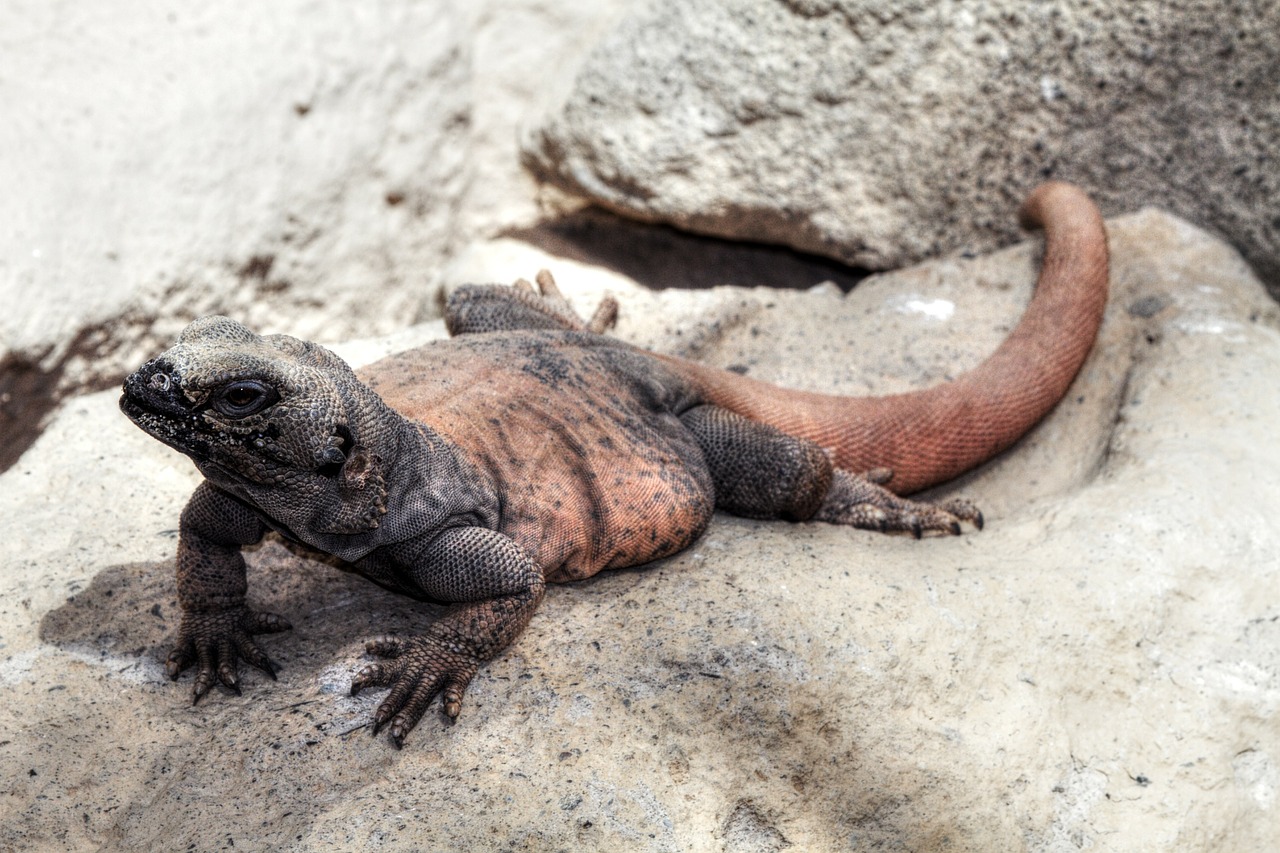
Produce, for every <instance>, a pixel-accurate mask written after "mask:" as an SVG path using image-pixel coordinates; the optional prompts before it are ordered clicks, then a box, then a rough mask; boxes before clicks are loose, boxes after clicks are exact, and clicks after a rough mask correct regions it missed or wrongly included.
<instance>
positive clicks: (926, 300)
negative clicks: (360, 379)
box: [0, 211, 1280, 853]
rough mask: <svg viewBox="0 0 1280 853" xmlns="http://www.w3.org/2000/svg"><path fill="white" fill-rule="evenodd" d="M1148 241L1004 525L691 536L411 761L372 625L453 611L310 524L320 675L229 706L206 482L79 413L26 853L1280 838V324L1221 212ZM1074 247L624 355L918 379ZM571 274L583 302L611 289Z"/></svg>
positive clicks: (935, 275)
mask: <svg viewBox="0 0 1280 853" xmlns="http://www.w3.org/2000/svg"><path fill="white" fill-rule="evenodd" d="M1110 232H1111V247H1112V251H1113V259H1114V264H1113V288H1114V289H1113V294H1114V295H1113V299H1112V302H1111V307H1110V310H1109V312H1108V315H1107V319H1106V321H1105V323H1104V327H1103V331H1102V336H1101V339H1100V344H1099V347H1098V349H1097V350H1096V351H1095V352H1094V354H1093V355H1092V356H1091V357H1090V359H1089V361H1088V362H1087V363H1086V365H1085V367H1084V370H1083V371H1082V373H1081V375H1080V377H1079V379H1078V380H1077V382H1076V383H1075V385H1074V386H1073V388H1072V390H1071V393H1070V394H1069V395H1068V397H1067V398H1066V400H1065V401H1064V402H1063V404H1062V405H1060V406H1059V407H1058V408H1057V409H1055V411H1054V412H1053V414H1052V415H1050V417H1049V418H1048V419H1047V420H1046V421H1045V422H1043V424H1042V425H1041V426H1040V427H1039V428H1038V429H1036V430H1035V431H1034V432H1033V433H1032V434H1031V435H1030V436H1028V438H1027V439H1026V440H1024V441H1023V442H1020V443H1019V444H1018V445H1016V446H1015V447H1014V448H1013V449H1012V450H1011V451H1010V452H1009V453H1007V454H1005V455H1003V456H1002V457H1000V459H999V460H997V461H996V462H995V463H993V464H991V465H988V466H985V467H984V468H983V469H981V470H979V471H978V472H976V473H975V474H973V475H971V476H970V477H969V478H967V479H966V480H965V481H964V482H961V483H959V484H957V485H955V486H952V487H949V488H948V489H947V490H945V491H944V492H943V493H942V495H940V496H945V495H954V494H965V495H967V496H969V497H972V498H973V499H975V500H977V501H978V502H979V503H980V504H981V505H982V507H983V509H984V511H985V512H986V514H987V520H988V523H987V526H986V528H985V529H984V530H983V531H982V532H980V533H972V534H966V535H965V536H962V537H942V538H939V539H933V540H925V541H923V542H920V541H916V540H914V539H911V538H909V537H886V536H882V535H879V534H873V533H863V532H858V531H854V530H849V529H847V528H839V527H831V526H825V525H818V524H802V525H792V524H785V523H780V522H756V521H749V520H743V519H735V518H731V517H728V516H724V515H718V516H716V517H715V518H714V519H713V520H712V523H711V526H710V528H709V530H708V532H707V534H706V535H705V536H704V538H703V539H701V540H700V541H699V543H698V544H696V545H695V546H694V547H693V548H692V549H690V550H688V551H685V552H682V553H681V554H678V555H676V556H674V557H672V558H669V559H667V560H664V561H660V562H658V563H655V564H653V565H650V566H648V567H645V568H642V569H637V570H626V571H616V572H604V573H601V574H600V575H597V576H596V577H594V578H592V579H591V580H589V581H585V582H580V583H573V584H564V585H558V586H556V587H554V588H552V589H551V590H549V592H548V594H547V597H546V601H545V602H544V605H543V607H542V609H541V610H540V611H539V613H538V614H537V616H536V617H535V619H534V621H533V622H532V624H531V625H530V627H529V629H528V630H527V631H526V633H525V634H524V635H523V636H522V637H521V638H520V640H519V641H518V642H517V643H516V644H515V645H514V646H513V648H512V649H511V652H510V654H508V655H507V656H505V657H503V658H502V659H501V660H499V661H497V662H496V663H495V664H494V665H493V666H491V667H489V668H488V669H486V670H485V671H483V672H482V673H481V674H479V675H478V676H477V678H476V680H475V682H474V683H473V684H472V686H471V688H470V692H469V693H468V701H467V703H466V705H465V707H464V709H463V713H462V716H461V717H459V720H458V722H457V723H456V724H455V725H452V726H450V725H448V724H446V723H445V722H443V721H442V719H441V718H440V717H439V716H438V715H437V714H435V713H434V711H433V712H431V713H429V714H428V716H427V718H426V719H424V721H423V723H421V724H420V725H419V727H418V729H417V730H415V737H414V740H413V741H412V742H411V743H410V744H409V745H406V748H405V749H404V750H402V751H399V752H397V751H395V750H394V749H393V748H391V747H390V746H389V745H388V744H387V743H386V742H385V741H375V740H373V739H371V738H370V737H369V736H368V732H367V728H366V727H365V724H366V723H367V721H368V719H369V716H370V715H371V713H372V712H373V709H374V708H376V706H377V703H378V702H379V701H380V700H381V698H382V697H383V696H384V695H385V694H383V693H382V692H380V691H376V690H367V691H364V692H363V693H361V695H360V696H358V697H355V698H350V697H349V696H347V692H348V685H349V683H350V678H351V675H352V674H353V673H354V672H356V671H358V670H359V669H360V667H361V666H363V665H364V664H366V663H368V662H369V659H368V658H367V657H365V656H364V654H363V650H362V648H361V646H360V641H361V640H362V639H363V638H365V637H367V636H371V635H375V634H379V633H399V634H408V633H414V632H418V631H421V630H422V627H423V626H424V625H426V624H428V623H430V622H431V621H432V620H433V619H435V618H437V617H438V616H439V613H440V612H441V611H440V608H438V607H433V606H429V605H424V604H421V603H418V602H415V601H413V600H411V599H408V598H405V597H403V596H398V595H395V594H392V593H390V592H387V591H385V590H382V589H380V588H378V587H376V586H374V585H372V584H370V583H368V582H367V581H364V580H363V579H360V578H358V577H355V576H353V575H351V574H349V573H344V572H342V571H339V570H338V569H337V568H336V567H335V566H333V565H331V564H328V563H324V562H320V561H317V560H315V559H313V558H311V557H309V556H307V555H306V554H304V553H300V552H298V551H295V550H290V549H288V548H286V547H285V546H284V545H282V544H281V543H280V542H279V541H276V540H270V541H268V542H266V543H265V544H263V545H262V546H261V547H259V548H257V549H254V550H251V551H250V553H249V554H248V555H247V560H248V562H249V580H250V587H251V590H252V592H251V594H250V603H251V604H252V605H254V606H255V607H258V608H260V609H263V610H269V611H272V612H278V613H281V614H282V615H284V616H286V617H287V618H288V619H289V620H290V621H291V622H292V624H293V625H294V630H293V631H292V632H290V633H288V634H283V635H272V636H268V637H264V638H262V642H263V644H264V645H265V646H267V651H268V653H269V654H270V655H271V657H272V659H273V660H274V661H276V662H277V663H279V664H280V666H281V669H280V671H279V678H280V680H279V682H271V681H269V680H268V679H267V678H266V676H264V675H261V674H259V673H256V672H252V671H249V672H246V673H245V675H244V679H243V685H242V686H243V689H244V695H243V696H241V697H236V696H234V695H231V694H230V693H228V692H225V691H222V692H219V693H218V695H211V696H208V697H206V698H205V699H204V700H203V701H202V702H201V703H200V704H199V705H198V706H196V707H194V708H193V707H191V705H190V694H189V692H188V689H186V688H187V684H189V682H187V683H184V684H180V685H177V686H175V685H174V684H172V683H171V682H169V681H168V680H167V679H166V678H165V674H164V657H165V655H166V654H167V652H168V649H169V647H170V645H171V644H172V640H173V636H174V631H175V630H176V627H177V622H178V611H177V603H176V594H175V590H174V586H173V553H174V546H175V537H174V532H175V531H174V528H175V527H176V520H177V516H178V512H179V511H180V510H181V507H182V504H183V503H184V501H185V500H186V498H187V495H188V494H189V493H190V491H191V489H192V487H193V486H194V485H195V482H196V480H197V477H196V475H195V471H194V470H193V468H192V467H191V465H190V464H189V463H188V462H187V461H186V460H185V459H184V458H182V457H179V456H178V455H177V454H174V453H173V452H172V451H169V450H167V449H166V448H164V447H162V446H161V445H160V444H159V443H157V442H155V441H153V440H151V439H150V438H148V437H147V436H145V435H143V434H142V433H141V432H140V431H139V430H137V429H136V428H134V427H133V426H132V425H131V424H129V423H128V422H127V421H126V420H125V419H124V418H123V417H121V416H120V414H119V412H118V411H117V409H116V396H117V395H116V394H115V393H114V392H109V393H104V394H100V395H93V396H86V397H81V398H78V399H76V400H75V401H72V402H70V403H68V404H66V405H64V406H63V407H62V408H61V410H60V411H59V413H58V416H57V418H56V419H55V420H54V422H53V424H52V425H51V427H50V428H49V430H47V431H46V433H45V434H44V435H43V436H42V437H41V439H40V440H39V441H38V442H37V443H36V445H35V446H34V447H33V448H32V449H31V451H30V452H29V453H28V454H26V455H25V456H24V457H23V459H22V460H21V462H20V463H19V464H18V465H16V466H14V467H13V468H11V469H10V470H9V471H7V472H5V473H4V474H3V475H0V541H3V542H4V543H5V545H4V548H5V553H6V555H7V559H6V570H5V572H4V573H2V574H0V644H2V645H0V775H3V778H4V779H6V780H7V783H6V784H7V788H6V796H5V797H3V798H0V848H4V849H11V848H12V849H59V850H73V851H78V850H86V851H87V850H112V851H115V850H151V849H193V850H213V849H224V848H225V849H231V848H232V845H233V844H234V849H235V850H238V851H239V850H277V849H295V850H304V851H305V850H332V849H343V848H346V849H362V848H364V849H367V848H372V847H377V848H379V849H384V850H406V851H408V850H422V849H441V850H454V849H476V847H477V846H483V847H489V848H495V849H500V848H516V849H521V848H529V849H561V848H570V849H594V850H618V851H624V850H625V851H635V850H643V851H670V850H688V849H699V850H701V849H706V850H726V851H736V850H742V849H749V850H750V849H762V850H770V849H794V850H848V849H886V850H924V849H938V850H974V851H986V850H1022V849H1025V850H1031V851H1054V853H1056V851H1071V850H1078V849H1081V848H1084V849H1089V848H1093V849H1114V850H1147V849H1176V850H1188V851H1217V850H1268V849H1274V848H1275V847H1276V846H1277V844H1280V830H1278V829H1277V826H1278V824H1277V822H1276V819H1275V818H1276V814H1277V812H1276V809H1277V808H1280V802H1278V800H1277V790H1280V776H1278V775H1277V774H1278V773H1280V770H1278V768H1280V726H1278V725H1277V713H1278V712H1280V705H1278V704H1277V692H1276V685H1277V682H1278V680H1280V651H1278V650H1280V609H1278V607H1277V602H1278V601H1280V562H1278V561H1277V556H1276V555H1277V554H1280V531H1278V530H1277V527H1276V525H1275V524H1274V519H1273V515H1274V512H1273V508H1274V507H1275V506H1276V505H1277V504H1280V450H1278V449H1277V447H1276V444H1275V442H1274V441H1273V440H1272V432H1273V425H1274V424H1275V423H1276V421H1277V419H1280V397H1277V395H1276V394H1275V393H1274V391H1275V389H1274V385H1275V377H1276V376H1277V375H1280V310H1277V308H1276V306H1275V304H1274V303H1273V302H1271V301H1270V299H1269V298H1268V297H1267V296H1266V294H1265V293H1264V291H1263V289H1262V287H1261V286H1260V284H1259V283H1258V281H1257V280H1256V279H1255V278H1254V277H1253V276H1252V275H1251V274H1250V272H1249V270H1248V267H1247V266H1246V264H1245V263H1244V262H1243V260H1242V259H1241V258H1240V256H1239V255H1238V254H1236V253H1235V252H1233V251H1232V250H1231V249H1230V248H1228V247H1227V246H1225V245H1224V244H1223V243H1221V242H1220V241H1218V240H1215V239H1213V238H1211V237H1209V236H1207V235H1206V234H1204V233H1203V232H1202V231H1199V230H1197V229H1196V228H1194V227H1192V226H1190V225H1188V224H1186V223H1185V222H1182V221H1180V220H1178V219H1175V218H1173V217H1170V216H1168V215H1165V214H1162V213H1159V212H1155V211H1146V212H1143V213H1140V214H1138V215H1134V216H1128V217H1122V218H1120V219H1116V220H1112V221H1111V223H1110ZM1036 254H1037V249H1036V246H1035V244H1034V243H1027V244H1023V245H1020V246H1017V247H1014V248H1012V249H1009V250H1007V251H1003V252H999V253H996V254H993V255H990V256H982V257H979V258H975V259H972V260H947V261H940V262H936V263H930V264H927V265H924V266H920V267H916V268H912V269H909V270H904V271H902V272H899V273H893V274H888V275H882V276H874V277H872V278H870V279H868V280H867V281H865V282H864V283H863V284H862V285H861V286H859V287H858V288H857V289H855V290H854V291H853V292H852V293H850V294H848V295H841V294H840V293H839V292H837V291H835V290H834V289H832V288H819V289H816V290H814V291H812V292H796V291H774V290H764V289H754V290H743V289H737V288H720V289H716V290H714V291H705V292H677V291H667V292H664V293H660V294H654V293H648V294H645V293H641V292H638V291H637V292H635V293H619V297H620V300H621V301H622V311H623V313H622V317H621V320H620V323H619V334H621V335H622V336H624V337H626V338H627V339H629V340H632V341H635V342H637V343H641V344H645V345H649V346H658V347H662V348H665V349H667V350H668V351H684V352H689V353H696V354H698V355H700V357H702V358H704V359H705V360H707V361H710V362H713V363H716V364H720V365H724V366H729V365H734V366H736V367H737V368H738V369H741V370H745V371H747V373H748V375H753V376H757V377H760V378H766V379H770V380H775V381H780V382H785V383H788V384H791V385H794V386H797V387H807V388H813V389H820V390H832V391H840V392H844V393H864V392H867V391H873V392H876V393H888V392H893V391H898V390H904V389H906V388H911V387H918V386H920V385H923V384H929V383H932V382H936V381H940V380H942V379H944V378H945V377H946V376H947V375H949V374H951V373H952V372H954V371H958V370H963V369H965V368H966V367H968V366H971V365H973V364H975V363H976V362H977V361H978V360H980V359H981V358H982V357H983V356H984V355H985V354H986V353H987V352H989V351H990V350H991V349H992V348H993V347H994V346H995V345H996V344H997V343H998V342H999V340H1000V339H1001V338H1002V337H1003V336H1004V334H1006V333H1007V331H1008V328H1009V327H1010V326H1011V325H1012V323H1013V322H1014V321H1015V320H1016V318H1017V316H1018V315H1019V313H1020V312H1021V310H1022V307H1023V306H1024V305H1025V304H1026V300H1027V297H1028V295H1029V291H1030V286H1031V281H1032V279H1033V277H1034V271H1035V268H1036ZM520 261H521V263H526V262H527V259H526V258H521V259H520ZM520 272H523V273H524V274H528V270H527V269H526V270H516V269H501V270H499V271H498V278H499V279H503V278H514V277H515V275H516V274H519V273H520ZM577 273H578V275H581V276H588V277H589V270H587V269H586V268H578V269H577ZM568 278H569V277H562V280H561V282H560V283H561V286H562V287H563V288H565V289H566V292H568V293H569V294H570V296H571V297H572V298H573V299H574V301H575V302H576V303H577V305H578V307H579V308H583V307H589V306H590V305H593V304H594V302H595V298H596V296H597V294H598V291H597V290H595V288H599V287H601V286H602V284H601V282H602V281H603V280H604V279H605V278H606V276H605V275H604V274H603V273H599V274H598V275H597V280H596V281H595V283H594V284H591V283H588V284H587V285H584V286H583V287H582V289H581V290H576V289H570V287H569V285H568V281H567V279H568ZM612 281H615V282H616V279H612ZM611 286H614V287H616V284H613V285H611ZM423 331H424V332H425V333H427V334H435V335H437V336H442V335H443V329H442V328H440V326H439V325H436V326H435V327H434V329H432V328H428V329H426V330H423ZM678 332H682V333H680V334H678ZM376 349H377V347H375V346H374V345H371V344H367V343H366V344H363V345H361V346H360V347H359V351H361V352H364V353H367V354H369V355H373V354H374V350H376ZM348 352H349V351H348ZM788 845H790V846H788Z"/></svg>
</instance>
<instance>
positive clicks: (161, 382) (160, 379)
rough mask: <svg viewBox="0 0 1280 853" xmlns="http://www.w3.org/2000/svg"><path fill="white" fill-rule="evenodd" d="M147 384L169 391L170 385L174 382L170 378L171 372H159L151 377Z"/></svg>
mask: <svg viewBox="0 0 1280 853" xmlns="http://www.w3.org/2000/svg"><path fill="white" fill-rule="evenodd" d="M147 384H148V385H150V386H151V387H152V388H157V389H159V390H161V391H168V390H169V386H170V385H171V384H173V382H172V380H171V379H169V374H167V373H157V374H155V375H154V376H152V377H151V381H150V382H148V383H147Z"/></svg>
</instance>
